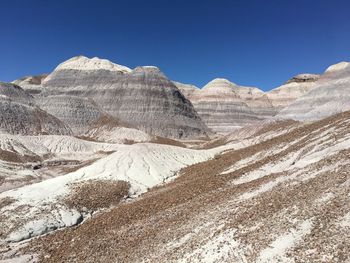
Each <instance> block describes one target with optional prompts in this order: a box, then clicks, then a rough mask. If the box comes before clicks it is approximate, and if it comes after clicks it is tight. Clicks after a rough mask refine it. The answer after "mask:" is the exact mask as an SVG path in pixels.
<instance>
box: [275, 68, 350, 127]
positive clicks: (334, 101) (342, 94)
mask: <svg viewBox="0 0 350 263" xmlns="http://www.w3.org/2000/svg"><path fill="white" fill-rule="evenodd" d="M315 85H316V86H315V87H314V88H313V89H312V90H311V91H310V92H308V93H306V94H305V95H304V96H301V97H300V98H298V99H297V100H296V101H295V102H294V103H292V104H291V105H289V106H288V107H286V108H284V109H282V110H281V112H280V113H279V114H278V115H277V116H276V117H277V118H283V119H295V120H301V121H306V120H317V119H321V118H324V117H327V116H330V115H333V114H336V113H339V112H343V111H346V110H349V109H350V63H347V62H341V63H339V64H335V65H333V66H330V67H329V68H328V69H327V70H326V71H325V73H324V74H323V75H321V76H320V79H319V80H318V81H317V82H316V84H315Z"/></svg>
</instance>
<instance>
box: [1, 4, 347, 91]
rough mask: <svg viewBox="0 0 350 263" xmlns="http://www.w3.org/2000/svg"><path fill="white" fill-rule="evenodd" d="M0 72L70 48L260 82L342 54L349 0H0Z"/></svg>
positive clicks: (202, 78)
mask: <svg viewBox="0 0 350 263" xmlns="http://www.w3.org/2000/svg"><path fill="white" fill-rule="evenodd" d="M0 9H1V15H0V36H1V39H0V80H2V81H11V80H13V79H16V78H19V77H21V76H24V75H31V74H39V73H46V72H51V71H52V70H53V69H54V68H55V66H56V65H57V64H59V63H60V62H62V61H64V60H66V59H68V58H70V57H72V56H76V55H80V54H83V55H86V56H89V57H93V56H98V57H101V58H108V59H110V60H111V61H113V62H115V63H119V64H123V65H126V66H129V67H131V68H133V67H135V66H137V65H156V66H158V67H160V68H161V70H162V71H163V72H164V73H165V74H166V75H167V76H168V77H169V78H171V79H173V80H177V81H181V82H184V83H193V84H195V85H197V86H199V87H201V86H203V85H204V84H205V83H207V82H208V81H210V80H211V79H213V78H216V77H224V78H227V79H229V80H231V81H233V82H235V83H238V84H241V85H252V86H257V87H260V88H262V89H264V90H269V89H271V88H274V87H276V86H278V85H280V84H281V83H283V82H285V81H286V80H287V79H288V78H290V77H292V76H293V75H295V74H298V73H304V72H310V73H318V72H322V71H323V70H324V69H325V68H326V67H327V66H328V65H330V64H334V63H336V62H339V61H343V60H346V61H349V60H350V1H340V0H332V1H331V0H327V1H324V0H318V1H316V0H315V1H311V0H303V1H301V0H290V1H287V0H275V1H272V0H264V1H263V0H256V1H249V0H245V1H244V0H240V1H238V0H237V1H235V0H231V1H225V0H223V1H220V0H217V1H199V0H198V1H194V0H193V1H191V0H179V1H176V0H171V1H167V0H163V1H161V0H157V1H155V0H147V1H141V0H132V1H128V0H123V1H117V0H116V1H104V0H99V1H97V0H96V1H88V0H70V1H65V0H56V1H50V0H46V1H39V0H31V1H29V0H28V1H26V0H21V1H19V0H1V2H0Z"/></svg>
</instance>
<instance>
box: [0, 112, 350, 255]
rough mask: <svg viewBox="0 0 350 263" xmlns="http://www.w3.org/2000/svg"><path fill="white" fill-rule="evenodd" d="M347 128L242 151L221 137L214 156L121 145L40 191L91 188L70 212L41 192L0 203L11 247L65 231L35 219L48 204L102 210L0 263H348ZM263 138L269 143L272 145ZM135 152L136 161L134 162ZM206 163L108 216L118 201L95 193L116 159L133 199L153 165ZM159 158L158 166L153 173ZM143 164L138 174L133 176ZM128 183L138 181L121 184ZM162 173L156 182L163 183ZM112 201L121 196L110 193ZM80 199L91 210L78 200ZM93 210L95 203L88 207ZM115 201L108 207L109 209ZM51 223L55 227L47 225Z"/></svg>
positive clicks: (325, 128) (262, 140)
mask: <svg viewBox="0 0 350 263" xmlns="http://www.w3.org/2000/svg"><path fill="white" fill-rule="evenodd" d="M349 128H350V112H345V113H342V114H339V115H335V116H332V117H329V118H327V119H323V120H320V121H317V122H314V123H310V124H301V123H298V122H273V123H272V124H271V125H269V124H265V125H263V126H262V127H261V128H259V127H256V128H255V132H252V133H251V134H250V135H249V136H248V137H245V139H241V138H240V137H239V136H238V135H237V133H236V136H238V137H236V139H235V136H234V135H233V134H232V135H230V136H231V137H230V138H227V141H226V142H224V145H225V144H226V145H225V146H223V147H221V148H220V149H221V150H217V149H219V148H213V149H212V150H209V151H208V150H200V151H198V152H195V151H194V150H190V151H188V149H182V148H178V147H175V148H174V147H171V146H161V147H160V146H152V145H151V144H146V145H142V144H140V145H133V146H128V145H125V146H123V147H125V148H124V150H123V152H124V154H121V153H118V151H117V152H116V153H114V154H112V155H111V156H108V157H106V158H104V159H101V160H100V161H99V162H98V163H96V164H94V165H95V166H96V165H97V166H98V165H100V166H101V168H97V166H96V168H94V169H92V170H91V169H89V168H88V167H86V168H83V169H82V170H80V171H79V170H78V171H77V172H75V173H73V174H72V175H69V176H65V177H62V179H60V178H57V179H52V180H54V181H51V182H55V183H50V182H49V181H47V182H46V183H45V182H43V183H42V185H43V186H44V185H46V186H48V185H51V186H50V187H58V189H57V190H59V189H60V184H61V183H62V185H61V186H62V187H63V188H62V189H63V190H59V191H54V192H52V193H54V195H55V196H57V195H60V194H62V193H69V192H67V189H69V188H68V187H69V185H70V184H64V182H68V181H69V180H70V179H69V178H85V179H83V180H87V179H90V180H92V181H89V183H91V184H92V185H91V184H90V185H89V186H88V188H87V189H85V188H82V187H80V188H79V185H76V187H74V185H72V187H73V188H71V189H73V192H71V194H72V197H74V199H73V200H79V201H76V202H72V199H68V203H62V202H64V201H63V200H65V199H55V198H56V197H50V193H49V192H50V191H48V190H45V191H44V192H43V194H42V195H40V196H32V197H31V196H25V195H23V194H16V193H21V192H23V193H24V192H25V189H30V187H34V188H37V187H39V186H40V185H32V186H30V187H28V186H27V188H22V189H21V188H19V189H18V190H16V191H12V192H7V193H6V192H5V193H3V194H1V198H2V199H1V202H2V208H1V212H2V222H5V224H6V226H7V227H6V228H5V230H6V231H8V230H9V229H10V228H11V227H13V226H12V225H11V224H14V222H17V223H16V224H19V226H20V227H18V225H16V224H15V225H16V226H17V227H16V228H15V229H16V231H17V232H16V233H17V235H12V236H11V237H12V238H14V237H18V234H19V233H22V234H23V232H21V231H23V229H32V230H33V231H32V232H30V233H32V234H33V233H40V231H39V230H38V228H36V227H34V226H38V224H39V225H40V226H42V225H43V222H49V221H46V220H52V221H50V222H52V223H54V225H52V223H51V224H49V225H48V227H49V228H47V229H49V230H53V229H55V228H54V227H53V226H56V227H57V226H60V227H61V226H62V225H63V223H58V222H64V223H69V222H71V221H69V220H70V218H72V217H73V218H75V217H74V215H72V214H70V213H56V212H54V211H56V210H52V209H51V208H50V209H49V210H46V208H45V204H46V205H47V204H50V202H58V203H57V204H58V205H57V206H55V209H60V208H61V207H62V205H63V204H66V205H68V204H69V205H71V206H70V207H71V209H73V210H74V209H76V211H80V210H79V209H81V207H82V206H86V207H90V209H92V210H94V209H97V208H101V207H109V206H110V205H112V208H110V209H108V210H102V211H101V210H99V211H100V213H98V214H96V215H93V216H92V218H90V219H88V220H86V221H84V222H83V223H82V224H81V225H79V226H76V227H73V228H67V229H64V230H62V231H57V232H54V233H52V234H49V235H46V236H41V237H39V238H36V239H33V240H31V241H30V242H29V243H25V244H22V245H21V247H22V248H21V249H20V254H16V253H15V251H17V252H18V246H17V245H16V244H12V245H9V246H7V247H6V245H3V246H2V247H1V249H2V257H3V259H4V258H11V257H13V256H15V257H18V256H21V258H22V259H23V260H30V259H32V260H34V261H41V262H62V261H65V262H69V261H84V262H96V261H104V262H115V261H118V262H144V261H147V262H165V261H166V262H208V261H210V262H291V261H294V262H347V261H349V260H350V254H349V251H350V235H349V233H350V232H349V227H350V206H349V194H350V178H349V174H348V171H349V169H350V163H349V157H350V155H349V154H350V153H349V148H350V133H349ZM274 131H278V132H277V133H276V134H275V135H274ZM227 143H228V144H227ZM144 147H146V148H147V150H146V151H145V152H144V153H142V150H141V149H145V148H144ZM158 147H160V148H159V149H160V151H158ZM166 149H168V150H166ZM225 149H226V151H225ZM184 150H186V151H184ZM161 152H162V154H160V153H161ZM185 152H186V154H185ZM125 153H127V154H125ZM164 153H167V154H165V155H164ZM168 153H169V154H168ZM208 153H210V154H213V153H215V154H216V156H215V158H213V159H210V160H208V161H204V162H201V163H198V164H194V165H190V166H188V167H186V168H184V169H182V170H181V171H180V173H179V174H178V178H177V179H176V180H175V181H173V182H170V183H168V184H165V185H163V186H160V187H157V188H153V189H151V190H150V191H149V192H148V193H145V194H143V195H142V196H141V197H140V198H137V199H135V200H132V201H129V202H125V201H122V202H121V203H120V204H119V205H117V204H116V200H114V199H113V196H119V195H117V193H116V192H115V191H114V192H113V191H102V190H101V187H100V184H101V182H100V181H93V180H94V179H99V180H102V179H103V182H108V181H109V177H108V176H109V174H110V173H111V172H112V171H114V172H113V173H114V174H115V175H118V172H117V171H118V169H119V168H118V167H119V165H117V167H116V166H114V165H112V163H114V164H115V161H113V160H114V159H118V160H120V161H121V163H123V166H121V167H122V168H123V169H124V168H125V167H127V165H128V164H130V165H131V166H130V168H127V169H126V170H125V171H126V173H120V175H119V176H120V177H116V178H119V179H120V180H129V182H130V183H131V185H133V187H131V189H134V190H135V189H137V187H144V186H142V184H141V185H140V184H139V185H138V184H135V182H134V181H133V179H137V178H138V180H139V178H141V177H142V176H146V177H144V178H149V179H150V180H153V177H148V174H149V173H150V171H160V170H154V167H156V166H157V165H159V164H167V165H168V164H169V163H171V162H175V163H177V164H176V165H175V163H174V164H173V165H171V166H174V167H177V168H181V167H184V166H185V165H184V166H183V164H182V165H181V163H182V162H183V161H184V160H190V159H191V158H195V159H196V160H200V159H201V158H204V159H206V158H208V157H209V156H208V155H207V154H208ZM184 154H185V155H184ZM187 154H188V155H187ZM186 155H187V157H186ZM138 156H139V157H140V158H139V157H138ZM190 156H192V157H190ZM211 156H213V155H211ZM123 158H126V159H123ZM159 158H166V161H165V162H160V159H159ZM198 158H199V159H198ZM128 160H129V161H128ZM137 160H138V161H137ZM202 160H203V159H202ZM144 161H146V162H147V164H148V165H147V166H145V167H144V165H143V164H142V165H141V166H139V164H138V163H143V162H144ZM171 166H169V168H170V167H171ZM166 167H168V166H166ZM141 168H142V169H141ZM115 169H116V170H115ZM133 169H136V170H133ZM167 169H168V168H167ZM162 170H164V168H162ZM92 171H97V172H98V173H100V172H101V177H98V178H97V177H94V175H92ZM99 171H100V172H99ZM132 171H137V172H138V173H137V174H136V173H135V174H133V175H132V176H133V177H129V176H130V175H131V173H132ZM167 171H168V172H170V171H171V170H167ZM141 172H142V173H144V174H140V173H141ZM168 172H167V173H165V174H167V175H170V174H171V173H168ZM156 174H157V173H156ZM158 175H162V176H163V175H164V173H159V174H158ZM139 176H141V177H139ZM155 178H161V177H155ZM131 179H132V180H131ZM67 180H68V181H67ZM106 180H107V181H106ZM58 182H61V183H59V184H58ZM139 182H140V181H139ZM77 187H78V188H77ZM135 187H136V188H135ZM43 189H47V187H43ZM115 189H120V190H119V191H120V193H125V192H124V191H125V188H123V187H121V185H118V187H117V186H116V188H115ZM144 189H145V188H144ZM86 191H89V193H90V197H91V198H92V199H91V198H89V199H85V200H84V198H83V199H82V198H81V197H83V196H85V194H86ZM30 192H32V191H30ZM102 197H103V198H102ZM31 198H32V199H33V200H36V201H35V202H38V200H39V199H40V198H44V199H43V200H45V201H44V202H42V201H40V202H38V204H40V205H39V206H38V207H39V208H36V209H39V210H38V211H37V213H35V212H34V210H33V209H31V211H32V212H31V213H33V214H30V217H29V218H27V219H26V220H28V219H29V221H27V224H25V222H26V221H25V220H24V221H22V222H21V221H16V220H18V218H21V217H18V213H21V211H22V210H21V209H18V206H19V205H24V207H26V206H27V205H29V204H31V205H32V203H33V201H31V202H30V201H29V200H31ZM38 198H39V199H38ZM94 198H97V200H105V201H104V202H102V203H101V202H97V203H96V202H92V201H93V200H95V199H94ZM54 200H61V201H54ZM91 200H92V201H91ZM121 200H122V199H120V197H118V200H117V203H118V202H119V201H121ZM26 202H27V203H26ZM52 204H54V203H52ZM40 207H41V209H40ZM6 211H7V212H6ZM58 211H59V210H58ZM71 211H72V210H71ZM85 211H86V210H85ZM16 214H17V216H16ZM70 215H71V216H72V217H71V216H70ZM53 216H56V218H58V219H59V220H61V221H55V220H54V219H52V218H54V217H53ZM23 218H24V217H23ZM33 219H36V220H37V221H35V220H34V221H33V222H35V224H33V223H28V222H30V221H31V220H33ZM43 219H44V220H43ZM55 224H56V225H55ZM60 224H61V225H60ZM50 226H51V228H50ZM52 227H53V228H52ZM6 231H5V232H2V237H3V238H6V237H8V236H7V235H6ZM35 231H37V232H35ZM29 236H30V235H29ZM23 246H24V248H23Z"/></svg>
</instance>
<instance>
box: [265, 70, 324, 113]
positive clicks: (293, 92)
mask: <svg viewBox="0 0 350 263" xmlns="http://www.w3.org/2000/svg"><path fill="white" fill-rule="evenodd" d="M319 77H320V76H319V75H315V74H300V75H297V76H295V77H293V78H292V79H290V80H288V81H287V82H286V83H285V84H283V85H282V86H280V87H278V88H276V89H273V90H271V91H269V92H267V97H268V98H269V100H270V101H271V103H272V105H273V106H274V107H275V108H276V109H277V111H280V110H281V109H283V108H284V107H286V106H288V105H290V104H291V103H293V102H294V101H295V100H296V99H297V98H299V97H301V96H303V95H305V94H306V93H308V92H309V91H310V90H312V89H313V88H315V87H317V80H318V79H319Z"/></svg>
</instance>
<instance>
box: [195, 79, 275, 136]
mask: <svg viewBox="0 0 350 263" xmlns="http://www.w3.org/2000/svg"><path fill="white" fill-rule="evenodd" d="M189 99H190V100H191V102H192V104H193V105H194V107H195V109H196V110H197V112H198V114H199V115H200V117H201V118H202V119H203V120H204V122H205V123H206V124H207V126H208V127H209V128H211V129H212V130H214V131H216V132H218V133H228V132H231V131H233V130H235V129H238V128H241V127H243V126H245V125H247V124H251V123H254V122H257V121H260V120H263V119H266V118H270V117H272V116H274V115H275V113H276V111H275V109H274V107H273V105H272V104H271V103H270V101H269V99H268V97H267V96H266V94H264V92H263V91H261V90H259V89H257V88H253V87H242V86H238V85H236V84H234V83H232V82H230V81H228V80H226V79H214V80H212V81H211V82H209V83H208V84H207V85H206V86H204V87H203V88H202V89H197V90H194V91H193V92H192V93H191V94H189Z"/></svg>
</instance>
